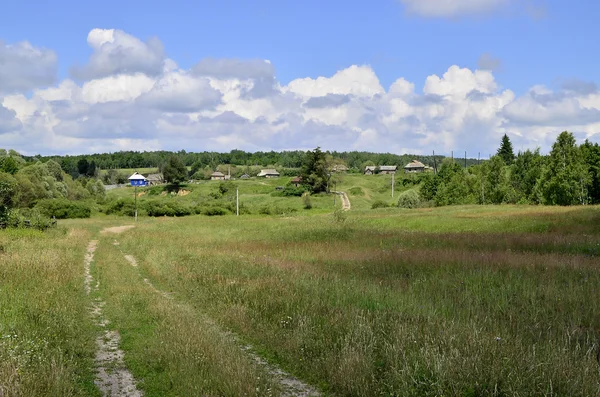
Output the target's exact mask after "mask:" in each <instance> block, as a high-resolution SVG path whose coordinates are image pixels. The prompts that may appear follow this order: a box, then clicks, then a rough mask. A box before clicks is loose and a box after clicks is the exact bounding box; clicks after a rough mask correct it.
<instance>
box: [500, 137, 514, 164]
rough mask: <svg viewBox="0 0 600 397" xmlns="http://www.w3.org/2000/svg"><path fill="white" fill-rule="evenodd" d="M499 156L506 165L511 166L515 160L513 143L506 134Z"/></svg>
mask: <svg viewBox="0 0 600 397" xmlns="http://www.w3.org/2000/svg"><path fill="white" fill-rule="evenodd" d="M497 154H498V156H500V158H501V159H502V160H503V161H504V163H505V164H506V165H511V164H512V162H513V161H514V159H515V153H514V152H513V148H512V143H511V142H510V138H509V137H508V135H506V134H504V136H503V137H502V143H501V144H500V148H498V153H497Z"/></svg>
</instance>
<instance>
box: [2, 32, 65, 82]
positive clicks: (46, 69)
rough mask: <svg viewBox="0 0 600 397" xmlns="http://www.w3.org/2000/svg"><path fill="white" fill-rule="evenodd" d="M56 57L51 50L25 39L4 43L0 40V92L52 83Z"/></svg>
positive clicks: (54, 77)
mask: <svg viewBox="0 0 600 397" xmlns="http://www.w3.org/2000/svg"><path fill="white" fill-rule="evenodd" d="M56 73H57V59H56V54H55V53H54V52H53V51H50V50H47V49H44V48H37V47H34V46H32V45H31V44H30V43H28V42H27V41H23V42H20V43H16V44H12V45H11V44H4V42H3V41H2V40H0V93H12V92H19V91H28V90H31V89H33V88H37V87H41V86H47V85H50V84H52V83H54V81H55V79H56Z"/></svg>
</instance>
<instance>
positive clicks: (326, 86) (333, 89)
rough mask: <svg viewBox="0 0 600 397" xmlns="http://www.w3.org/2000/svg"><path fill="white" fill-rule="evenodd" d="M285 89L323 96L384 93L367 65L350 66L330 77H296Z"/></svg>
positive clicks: (297, 92)
mask: <svg viewBox="0 0 600 397" xmlns="http://www.w3.org/2000/svg"><path fill="white" fill-rule="evenodd" d="M287 89H288V90H289V92H292V93H294V94H296V95H300V96H303V97H315V96H325V95H327V94H352V95H355V96H373V95H375V94H381V93H384V92H385V90H384V89H383V87H382V86H381V84H380V83H379V78H378V77H377V75H376V74H375V72H374V71H373V69H371V68H370V67H369V66H356V65H354V66H350V67H349V68H347V69H344V70H340V71H339V72H337V73H336V74H335V75H333V76H332V77H330V78H327V77H318V78H316V79H311V78H309V77H307V78H304V79H296V80H293V81H291V82H290V83H289V84H288V87H287Z"/></svg>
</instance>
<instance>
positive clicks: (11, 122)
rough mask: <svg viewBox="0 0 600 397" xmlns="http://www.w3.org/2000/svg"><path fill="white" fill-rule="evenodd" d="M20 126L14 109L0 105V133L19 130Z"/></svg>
mask: <svg viewBox="0 0 600 397" xmlns="http://www.w3.org/2000/svg"><path fill="white" fill-rule="evenodd" d="M21 126H22V125H21V121H20V120H19V119H17V113H16V112H15V111H13V110H9V109H7V108H5V107H4V106H0V134H4V133H7V132H14V131H17V130H20V129H21Z"/></svg>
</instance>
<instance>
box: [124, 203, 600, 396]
mask: <svg viewBox="0 0 600 397" xmlns="http://www.w3.org/2000/svg"><path fill="white" fill-rule="evenodd" d="M598 212H599V211H598V208H596V207H588V208H579V209H574V210H573V209H571V210H565V209H554V208H544V207H536V208H534V209H532V208H525V207H483V208H471V207H456V208H449V209H433V210H420V211H402V212H394V213H386V212H382V213H378V212H376V213H375V214H373V213H372V212H365V213H364V214H363V215H358V216H357V215H352V214H351V216H350V217H349V219H348V220H347V221H346V222H345V223H343V224H338V223H336V222H333V221H332V219H331V217H329V216H321V217H311V218H293V219H278V218H270V219H267V218H258V217H248V218H242V219H235V218H228V219H219V220H213V219H210V220H205V219H202V221H200V220H199V218H197V217H192V218H189V219H185V220H177V221H169V222H160V223H146V224H145V225H143V226H142V227H140V228H138V230H137V231H136V233H135V234H132V235H129V236H125V235H124V236H123V241H122V247H124V249H127V250H129V251H131V252H133V253H134V254H135V255H136V256H138V258H139V259H140V261H139V263H140V271H141V272H142V273H143V274H144V275H145V276H146V277H148V278H149V279H150V280H152V282H153V283H155V284H156V285H158V286H160V288H162V289H165V290H168V291H170V292H173V293H174V296H175V297H176V299H177V300H179V301H182V302H187V303H190V304H192V305H193V306H194V307H195V311H196V312H197V313H200V314H199V315H208V316H210V317H212V318H214V319H216V321H218V322H219V323H220V324H222V325H223V326H225V327H227V328H230V329H232V330H235V331H236V332H238V333H240V334H241V335H242V336H243V337H244V338H246V339H247V340H249V341H251V342H252V343H253V344H255V345H256V346H257V347H258V348H259V349H260V350H261V352H262V353H263V354H264V355H265V356H267V357H268V358H270V359H271V360H272V361H274V362H278V363H280V364H281V365H282V366H283V367H284V368H286V369H288V370H290V371H291V372H293V373H295V374H297V375H299V376H301V377H303V378H305V379H307V380H309V381H311V382H313V383H314V384H318V385H320V386H321V387H322V388H323V389H324V390H326V391H329V392H332V393H335V394H339V395H350V396H364V395H414V396H422V395H474V396H475V395H569V396H577V395H581V396H589V395H597V394H598V392H599V367H598V363H597V362H596V358H595V357H596V352H597V349H598V339H599V337H600V332H599V330H600V305H596V304H595V303H594V302H598V301H599V300H600V290H599V289H598V285H600V270H599V269H598V265H597V263H598V255H600V252H599V251H598V247H599V246H600V234H599V233H598V232H599V230H598V220H599V215H598ZM142 236H143V238H142ZM165 242H168V243H165Z"/></svg>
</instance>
